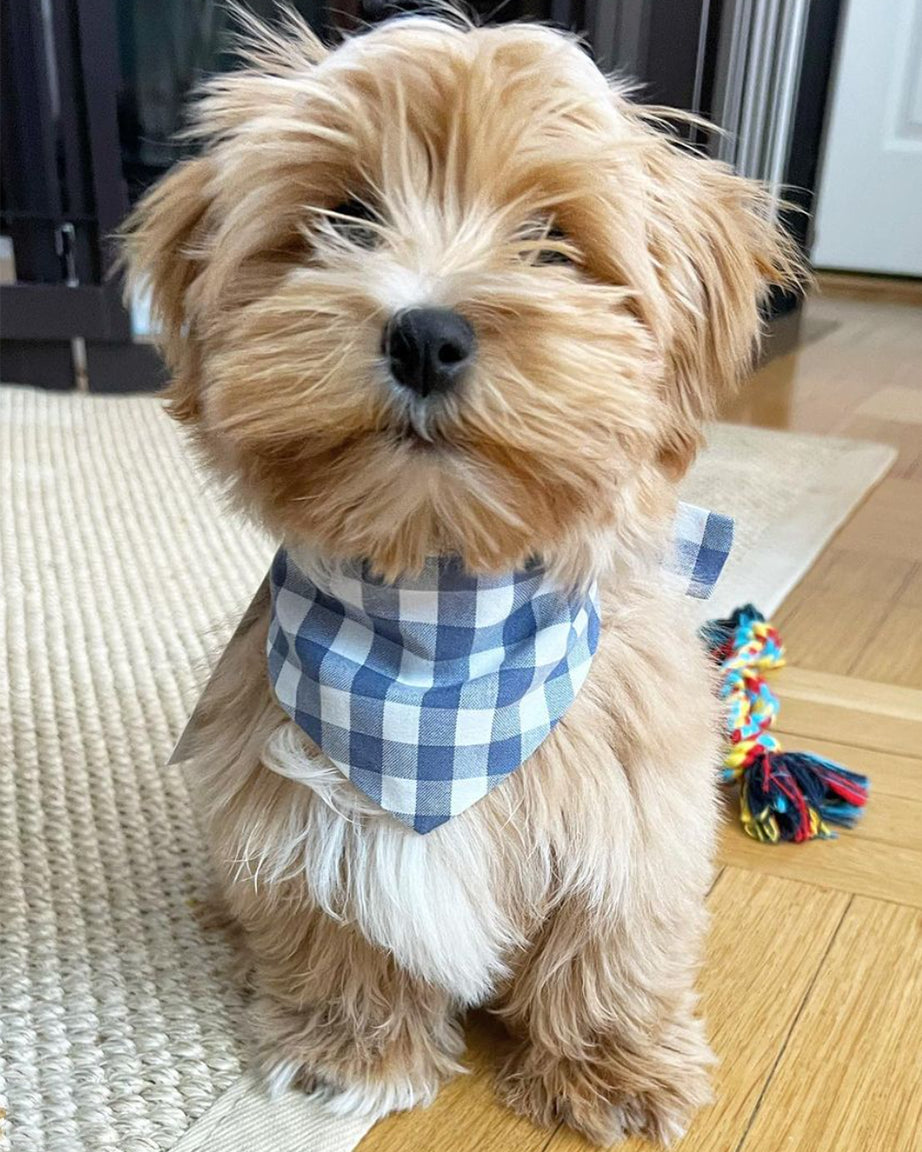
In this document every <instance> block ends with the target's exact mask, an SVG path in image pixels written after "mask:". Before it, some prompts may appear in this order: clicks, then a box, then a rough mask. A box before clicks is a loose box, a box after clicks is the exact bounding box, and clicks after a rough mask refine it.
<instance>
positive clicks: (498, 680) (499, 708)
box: [267, 505, 732, 832]
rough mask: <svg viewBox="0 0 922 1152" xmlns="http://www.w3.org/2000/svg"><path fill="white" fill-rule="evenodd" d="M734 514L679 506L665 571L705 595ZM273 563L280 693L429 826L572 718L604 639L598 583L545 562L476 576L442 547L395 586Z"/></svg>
mask: <svg viewBox="0 0 922 1152" xmlns="http://www.w3.org/2000/svg"><path fill="white" fill-rule="evenodd" d="M731 539H732V521H730V520H728V518H727V517H724V516H719V515H717V514H715V513H712V512H707V511H705V510H703V509H698V508H694V507H692V506H690V505H681V506H680V510H679V515H678V518H677V521H676V531H675V550H674V555H673V557H672V558H671V559H670V560H669V562H668V563H667V565H666V566H667V567H668V568H669V569H670V570H671V571H673V572H674V573H675V574H676V575H677V576H679V577H680V578H681V579H682V581H683V583H684V585H685V589H686V591H687V593H688V594H689V595H692V596H698V597H705V596H707V595H709V593H710V590H711V588H712V587H713V585H714V583H715V581H716V579H717V577H718V576H719V574H720V570H721V568H722V567H723V562H724V560H725V559H726V556H727V553H728V551H729V548H730V542H731ZM308 567H309V571H304V570H303V569H302V568H300V567H298V565H297V564H295V562H294V561H293V560H292V558H291V556H290V554H289V553H288V552H286V551H285V550H284V549H281V550H280V551H279V552H278V553H277V554H276V556H275V559H274V560H273V563H272V568H271V570H270V574H269V582H270V588H271V594H272V612H271V616H270V624H269V635H268V641H267V650H268V659H269V678H270V680H271V683H272V686H273V688H274V690H275V695H276V697H277V699H278V702H279V704H280V705H281V706H282V708H283V709H284V710H285V712H287V713H288V715H289V716H290V717H291V718H292V720H294V721H295V723H296V724H298V725H299V727H301V728H302V729H303V730H304V731H305V732H306V733H307V735H308V736H310V738H311V739H312V740H313V741H314V743H315V744H317V745H318V747H319V748H321V749H322V751H323V752H324V753H325V755H326V756H327V757H328V758H329V759H330V760H332V762H333V763H334V764H335V765H336V766H337V767H338V768H339V769H340V770H341V771H342V772H343V773H344V774H345V775H346V776H347V777H348V778H349V780H350V781H351V782H352V783H353V784H354V785H355V786H356V787H357V788H359V789H360V790H361V791H362V792H364V793H365V795H366V796H368V797H370V798H371V799H372V800H374V801H375V802H376V803H377V804H379V805H380V806H381V807H382V808H384V809H385V810H386V811H388V812H390V813H391V814H392V815H393V816H395V817H396V818H397V819H398V820H401V821H402V822H403V823H405V824H407V825H409V826H410V827H411V828H414V829H415V830H416V831H417V832H430V831H432V829H433V828H437V827H438V826H439V825H440V824H444V823H445V821H446V820H448V819H450V818H451V817H452V816H456V815H457V814H458V813H459V812H463V811H464V809H465V808H467V807H469V806H470V805H471V804H474V803H475V802H476V801H478V800H480V799H482V798H483V797H484V796H486V794H487V793H488V792H489V791H490V789H491V788H493V787H495V786H496V785H497V784H498V783H499V782H500V781H501V780H503V779H505V777H507V776H508V775H510V773H512V772H514V771H515V770H516V768H518V767H519V766H520V765H521V764H522V763H523V762H524V761H525V760H527V759H528V757H529V756H531V754H532V753H533V752H534V751H535V749H536V748H537V747H538V746H539V744H541V743H542V741H543V740H545V739H546V737H547V736H548V734H549V733H550V732H551V730H552V729H553V727H554V725H555V724H556V723H557V721H558V720H559V719H560V718H561V717H562V716H563V715H564V713H565V712H566V711H567V709H568V708H569V707H570V705H571V704H572V703H573V700H574V699H575V697H576V694H577V692H578V691H579V690H580V688H581V687H582V685H583V682H584V681H585V679H586V675H587V673H588V671H589V665H590V663H591V661H592V656H593V654H594V652H595V650H596V645H597V644H598V638H599V608H598V602H597V592H596V588H595V586H593V587H592V588H590V590H589V591H588V593H574V592H565V591H563V590H561V589H560V588H559V587H557V586H556V585H555V584H554V583H553V582H552V581H551V580H550V579H549V577H548V576H547V573H546V572H545V571H544V569H543V568H542V567H541V566H540V565H539V564H537V563H535V564H533V565H531V566H529V567H527V568H525V569H524V570H522V571H519V572H513V573H511V574H509V575H505V576H499V577H493V576H489V577H487V576H471V575H470V574H468V573H466V572H465V571H464V570H463V569H462V567H461V566H460V563H459V562H458V560H457V559H455V558H452V557H440V558H437V557H432V558H430V559H429V560H428V561H427V562H426V565H425V567H424V568H423V571H422V572H421V573H420V574H419V575H418V576H416V577H407V578H403V579H401V580H400V581H399V583H398V584H386V583H384V582H383V581H382V580H380V579H378V578H376V577H374V576H373V575H372V574H371V573H370V571H369V569H368V567H367V565H365V564H363V563H361V562H358V561H356V562H351V563H344V564H338V565H334V566H329V565H325V564H322V563H320V562H317V563H311V564H310V565H308Z"/></svg>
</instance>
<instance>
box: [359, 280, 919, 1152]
mask: <svg viewBox="0 0 922 1152" xmlns="http://www.w3.org/2000/svg"><path fill="white" fill-rule="evenodd" d="M805 327H806V331H805V336H806V337H807V339H806V341H805V342H804V343H803V344H802V345H801V346H800V348H799V350H798V351H797V352H795V353H794V354H792V355H789V356H785V357H783V358H781V359H777V360H775V361H772V362H771V363H769V364H768V365H767V366H766V367H765V368H763V369H762V371H761V372H760V373H759V374H758V376H757V377H756V378H755V380H754V381H753V382H752V383H751V384H750V385H749V386H748V388H747V389H746V391H745V393H744V395H743V396H742V397H741V398H740V399H739V400H738V401H737V402H736V403H735V404H734V405H733V406H732V407H731V408H730V409H728V411H727V412H726V413H725V417H726V419H728V420H732V421H735V422H738V423H746V424H757V425H760V426H761V427H767V428H788V429H792V430H797V431H806V432H817V433H830V434H835V435H840V436H850V437H856V438H864V439H873V440H878V441H885V442H887V443H890V444H893V445H895V446H896V447H897V448H899V450H900V455H899V460H898V462H897V464H896V466H895V467H894V469H893V471H892V472H891V473H890V474H889V476H888V477H887V478H886V479H885V480H884V481H883V482H882V483H881V484H880V486H879V487H878V488H877V489H876V490H875V491H874V492H872V493H871V495H870V497H869V498H868V499H867V501H866V502H865V503H864V504H863V505H862V507H861V508H859V509H858V511H857V512H856V514H855V515H854V516H853V517H852V519H851V520H850V521H849V522H848V523H847V524H846V525H845V527H844V528H843V529H842V530H841V531H840V532H839V534H838V536H837V537H836V538H835V539H834V540H833V541H832V543H831V544H830V546H829V547H828V548H827V550H826V552H825V553H824V554H823V556H822V557H821V559H820V560H819V562H818V563H817V564H816V566H815V567H814V569H813V570H812V571H811V572H810V573H809V574H808V575H807V577H806V578H805V579H804V580H803V582H802V583H801V585H800V586H799V587H798V588H797V589H796V590H795V591H794V592H793V593H792V595H791V596H790V597H789V598H788V600H787V602H786V603H785V605H784V606H783V608H782V610H781V611H780V613H779V614H778V617H777V623H778V624H779V626H780V628H781V631H782V634H783V636H784V638H785V640H786V642H787V647H788V654H789V660H790V666H789V667H788V668H786V669H785V670H784V671H782V672H781V673H780V674H779V675H778V677H777V679H776V683H777V687H778V690H779V692H780V695H781V700H782V709H781V721H782V739H783V741H784V742H785V743H786V744H787V745H788V746H789V747H798V748H807V749H815V750H817V751H819V752H823V753H827V754H829V755H832V756H833V757H834V758H835V759H837V760H839V761H841V762H842V763H844V764H846V765H848V766H851V767H853V768H855V769H857V770H859V771H864V772H866V773H867V774H868V775H870V776H871V778H872V788H873V795H872V798H871V802H870V805H869V807H868V811H867V814H866V816H865V818H864V820H863V821H862V823H861V824H860V825H859V826H858V827H857V828H856V829H855V830H854V831H851V832H846V833H844V834H843V835H842V836H841V838H840V839H838V840H836V841H833V842H825V843H824V842H816V843H811V844H806V845H796V846H795V845H779V846H777V847H768V846H764V845H761V844H756V843H755V842H753V841H751V840H748V839H747V838H746V837H745V836H744V835H743V834H742V832H741V831H740V830H739V827H738V825H737V823H736V821H735V819H733V820H730V821H728V824H727V828H726V832H725V835H724V842H723V847H722V852H721V866H722V870H721V871H720V874H719V876H718V879H717V882H716V884H715V885H714V888H713V890H712V892H711V896H710V906H711V912H712V918H713V919H712V929H711V936H710V942H709V949H708V958H707V963H706V966H705V969H704V972H703V974H702V979H701V989H702V993H703V1009H704V1012H705V1014H706V1016H707V1020H708V1024H709V1029H710V1034H711V1039H712V1043H713V1045H714V1048H715V1050H716V1051H717V1053H718V1055H719V1057H720V1061H721V1064H720V1068H719V1070H718V1072H717V1076H716V1087H717V1101H716V1103H715V1104H714V1105H713V1106H712V1107H710V1108H708V1109H706V1110H705V1111H703V1112H702V1113H700V1114H699V1116H698V1117H697V1119H696V1121H695V1123H694V1125H693V1127H692V1129H691V1131H690V1132H689V1134H688V1136H687V1137H686V1138H685V1139H684V1140H682V1141H681V1142H680V1143H679V1144H678V1145H676V1147H677V1148H678V1149H680V1152H782V1150H784V1152H919V1149H922V1077H920V1067H922V305H920V303H918V302H913V301H911V300H910V301H908V302H906V301H903V302H899V301H898V300H896V301H892V300H888V299H882V298H880V297H879V296H878V297H877V298H874V297H871V298H868V299H853V298H850V297H847V296H842V295H839V294H836V295H834V296H828V297H824V298H819V299H814V300H812V301H811V302H810V303H809V305H808V308H807V313H806V321H805ZM813 336H815V337H816V338H815V339H811V337H813ZM469 1036H470V1051H469V1063H470V1065H471V1067H472V1074H471V1075H470V1076H468V1077H465V1078H462V1079H460V1080H457V1081H455V1082H454V1083H452V1084H450V1085H449V1086H448V1087H446V1088H445V1089H444V1090H443V1091H442V1093H441V1095H440V1096H439V1098H438V1100H437V1102H436V1103H435V1104H434V1105H433V1107H432V1108H430V1109H428V1110H427V1111H425V1112H417V1113H413V1114H410V1115H403V1116H396V1117H392V1118H390V1119H388V1120H386V1121H385V1122H384V1123H382V1124H380V1125H378V1126H377V1127H376V1128H375V1129H373V1130H372V1132H371V1133H370V1134H369V1135H368V1136H367V1137H366V1138H365V1140H364V1141H363V1142H362V1145H361V1152H586V1150H587V1149H588V1148H589V1145H587V1144H586V1143H585V1142H584V1141H582V1140H581V1139H579V1138H577V1137H576V1136H574V1135H572V1134H571V1133H569V1132H567V1131H565V1130H563V1129H561V1130H558V1131H557V1132H554V1133H548V1132H544V1131H538V1130H537V1129H535V1128H532V1127H531V1126H530V1125H529V1124H527V1123H525V1122H524V1121H521V1120H519V1119H518V1118H516V1117H514V1116H512V1115H511V1114H510V1113H509V1112H507V1111H504V1110H503V1109H502V1108H500V1107H499V1106H498V1105H497V1103H496V1102H495V1100H494V1098H493V1093H492V1086H491V1078H492V1069H493V1067H494V1066H495V1065H496V1063H497V1062H498V1060H499V1058H501V1056H502V1053H503V1050H504V1047H505V1044H506V1041H505V1038H504V1037H503V1035H502V1033H501V1031H500V1030H499V1029H498V1028H497V1027H496V1025H495V1024H494V1023H493V1022H491V1021H490V1020H489V1019H487V1018H478V1019H476V1020H474V1021H472V1022H471V1027H470V1029H469ZM622 1147H623V1148H624V1149H625V1150H628V1149H629V1150H630V1152H640V1150H641V1149H644V1148H649V1145H645V1144H644V1143H642V1142H639V1141H636V1142H635V1141H632V1142H630V1143H629V1144H626V1145H622Z"/></svg>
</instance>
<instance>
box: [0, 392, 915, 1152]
mask: <svg viewBox="0 0 922 1152" xmlns="http://www.w3.org/2000/svg"><path fill="white" fill-rule="evenodd" d="M891 461H892V453H891V452H890V451H889V450H887V449H882V448H880V447H877V446H874V445H860V444H855V443H852V442H848V441H834V440H825V439H824V440H814V439H812V438H804V437H797V436H789V435H786V434H780V433H772V432H761V431H754V430H751V429H728V428H723V427H718V428H715V430H714V435H713V439H712V448H711V450H710V452H709V453H707V454H706V455H705V456H704V458H703V460H702V463H701V465H700V466H699V468H698V470H697V471H696V473H695V476H694V477H693V478H692V479H691V480H690V482H689V484H688V488H687V490H686V492H685V495H686V497H687V498H688V499H691V500H695V501H696V502H697V503H701V504H706V505H708V506H710V507H712V508H715V509H719V510H721V511H726V512H730V513H732V514H734V515H735V516H736V517H737V520H738V527H737V536H738V540H739V541H740V543H741V545H742V546H741V547H740V548H739V549H738V551H737V554H736V556H735V558H734V560H733V562H732V566H731V568H730V570H729V572H728V574H727V578H726V587H725V588H723V589H721V590H720V593H719V601H718V604H717V607H718V608H719V609H720V610H723V609H724V608H728V607H732V606H733V603H734V602H736V601H741V600H747V599H754V600H756V601H757V602H758V603H760V604H761V605H763V606H766V607H767V608H768V609H769V610H771V609H773V608H774V607H775V606H776V604H777V600H778V598H779V592H780V590H783V589H785V588H787V587H789V586H790V584H791V583H792V582H793V581H794V580H796V579H797V577H798V575H799V574H800V573H801V572H802V571H803V569H804V568H805V567H806V566H807V565H808V564H809V562H810V560H811V559H812V558H813V557H814V556H815V554H816V553H817V551H818V550H819V548H820V547H821V546H822V544H823V543H824V541H825V540H826V539H828V536H829V535H830V533H831V532H832V531H833V530H834V528H835V527H836V525H837V524H838V523H839V522H840V521H841V520H842V519H843V518H844V516H846V515H847V514H848V512H849V510H850V509H851V508H852V506H853V505H854V503H855V502H856V500H857V499H859V498H860V496H861V495H862V494H863V493H864V492H866V491H867V489H868V488H869V487H870V486H871V485H872V484H873V483H874V482H875V481H876V480H877V479H879V477H880V476H881V475H882V474H883V472H884V471H885V470H886V468H887V467H888V466H889V463H890V462H891ZM270 551H271V547H270V545H269V543H268V542H267V541H265V540H264V539H261V538H260V536H259V535H258V534H257V533H256V532H255V531H253V530H252V529H251V528H247V527H246V526H244V525H243V524H241V523H239V522H237V521H235V520H234V519H233V518H232V517H230V516H229V515H228V514H227V513H226V511H224V510H222V508H221V506H220V504H219V502H218V501H217V500H216V499H215V497H214V496H213V495H212V494H210V493H209V492H208V491H207V490H206V488H205V487H204V485H203V483H202V481H201V480H200V478H199V477H198V476H197V475H196V473H195V472H194V471H193V469H192V467H191V465H190V461H189V458H188V457H187V455H186V453H185V452H184V450H183V447H182V445H181V443H180V439H179V436H178V434H177V432H176V431H175V429H174V427H173V426H172V425H171V424H170V422H169V421H168V420H167V419H166V417H165V416H164V414H163V412H162V409H161V406H160V403H159V402H158V401H156V400H153V399H150V398H147V397H111V398H99V397H86V396H77V395H60V394H54V393H45V392H35V391H31V390H28V389H24V388H5V389H0V577H2V584H0V595H2V613H0V632H2V642H3V645H4V646H5V654H4V658H2V659H0V852H2V860H0V876H2V884H3V888H2V919H0V973H2V979H0V1093H2V1094H3V1099H2V1100H0V1105H2V1107H3V1108H5V1109H6V1111H7V1113H8V1116H7V1120H6V1122H5V1124H6V1126H5V1128H4V1132H5V1135H4V1136H3V1137H2V1138H0V1145H4V1142H5V1147H7V1148H9V1147H12V1149H13V1152H110V1150H111V1152H159V1150H173V1152H263V1150H265V1152H269V1150H270V1149H271V1152H289V1150H290V1152H294V1150H295V1149H297V1150H298V1152H345V1150H347V1149H349V1148H352V1147H354V1145H355V1144H356V1143H357V1142H358V1140H359V1139H360V1138H361V1135H362V1134H363V1132H364V1131H365V1126H364V1125H362V1124H356V1123H349V1122H343V1121H331V1120H330V1119H329V1118H327V1117H325V1116H324V1115H323V1114H322V1113H320V1112H319V1111H318V1110H317V1108H316V1107H315V1106H314V1105H312V1104H310V1103H308V1102H307V1101H305V1100H304V1099H303V1098H302V1097H299V1096H297V1095H291V1096H289V1097H286V1098H284V1099H283V1100H281V1101H279V1102H276V1103H273V1104H270V1103H268V1102H267V1101H266V1099H265V1097H264V1096H263V1094H262V1091H261V1089H260V1088H259V1086H258V1085H256V1084H253V1083H251V1082H250V1081H249V1080H248V1078H246V1076H245V1075H244V1069H245V1066H246V1053H245V1037H246V1028H245V1025H244V1021H243V1005H242V1002H241V1000H240V998H239V997H238V995H237V993H236V991H235V989H234V987H233V985H232V982H231V980H230V976H229V956H228V954H227V952H226V950H225V945H224V943H223V940H222V939H221V937H220V936H219V935H217V934H215V933H211V932H208V931H205V930H203V929H202V928H201V927H200V926H199V923H198V921H197V919H196V915H195V908H196V902H197V901H199V900H200V899H201V898H202V895H203V893H204V891H205V889H206V885H207V868H206V860H205V854H204V851H203V846H202V840H201V836H200V834H199V831H198V829H197V827H196V823H195V818H194V815H193V813H192V811H191V809H190V806H189V801H188V795H187V792H186V787H185V784H184V782H183V778H182V775H181V772H180V770H179V769H177V768H171V769H165V768H164V767H163V765H164V763H165V761H166V759H167V756H168V754H169V752H170V749H171V747H172V744H173V742H174V740H175V739H176V736H177V734H178V732H179V731H180V729H181V727H182V725H183V723H184V720H185V718H186V715H187V713H188V711H189V710H190V708H191V706H192V705H193V703H194V701H195V697H196V694H197V686H198V685H199V683H200V682H201V679H202V676H203V675H204V673H205V670H206V668H207V664H208V660H209V656H210V654H212V653H214V652H215V651H216V650H219V649H220V646H221V644H222V642H223V639H224V637H225V636H226V635H227V630H228V627H229V626H230V625H232V624H233V622H234V621H235V617H236V615H237V614H238V613H239V611H240V610H241V608H242V606H243V605H244V603H245V602H246V601H247V600H248V598H249V596H250V594H251V593H252V591H253V590H254V588H255V587H256V585H257V584H258V583H259V580H260V579H261V577H262V575H263V572H264V570H265V567H266V564H267V561H268V558H269V555H270ZM766 573H769V574H770V576H768V577H767V576H766ZM2 1123H3V1122H2V1121H0V1124H2Z"/></svg>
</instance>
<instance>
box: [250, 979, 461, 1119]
mask: <svg viewBox="0 0 922 1152" xmlns="http://www.w3.org/2000/svg"><path fill="white" fill-rule="evenodd" d="M254 1007H255V1012H254V1023H255V1024H256V1033H257V1038H258V1048H257V1053H256V1056H257V1064H258V1067H259V1068H260V1070H261V1071H262V1074H263V1076H264V1078H265V1081H266V1085H267V1087H268V1089H269V1092H270V1094H272V1095H279V1094H280V1093H282V1092H284V1091H287V1090H288V1089H290V1088H295V1089H298V1090H300V1091H302V1092H306V1093H307V1094H308V1095H309V1096H311V1097H312V1098H314V1099H316V1100H317V1101H319V1102H320V1103H321V1104H322V1105H323V1106H324V1108H325V1109H326V1110H327V1111H329V1112H331V1113H334V1114H335V1115H339V1116H353V1117H361V1118H365V1119H368V1120H372V1121H377V1120H381V1119H383V1117H385V1116H387V1115H389V1114H390V1113H391V1112H402V1111H406V1110H407V1109H410V1108H415V1107H417V1106H425V1105H428V1104H431V1103H432V1101H433V1100H434V1099H435V1095H436V1093H437V1091H438V1089H439V1086H440V1084H441V1083H442V1081H444V1080H445V1079H447V1078H448V1077H450V1076H452V1075H454V1074H455V1073H456V1072H459V1071H462V1070H463V1069H462V1068H461V1067H460V1065H459V1064H458V1062H457V1057H458V1056H459V1055H460V1053H461V1051H462V1049H463V1040H462V1037H461V1034H460V1030H459V1028H458V1026H457V1024H456V1023H455V1022H453V1021H451V1020H449V1019H447V1018H446V1019H445V1020H443V1021H441V1022H440V1027H439V1029H438V1031H437V1032H433V1031H432V1030H427V1029H424V1028H417V1029H413V1028H411V1027H409V1026H407V1027H404V1028H401V1029H398V1030H397V1031H396V1034H395V1035H393V1036H387V1035H386V1034H384V1033H383V1031H382V1032H376V1033H372V1032H371V1031H369V1032H367V1033H358V1032H357V1031H356V1030H354V1029H353V1030H352V1031H350V1029H349V1028H348V1027H347V1022H346V1021H345V1020H344V1019H343V1017H342V1016H339V1015H337V1014H336V1013H331V1012H328V1011H325V1010H323V1009H322V1008H315V1009H309V1008H307V1009H301V1010H300V1011H297V1010H292V1009H290V1008H287V1007H286V1006H284V1005H281V1004H278V1003H277V1002H275V1001H273V1000H271V999H269V998H261V999H260V1000H259V1001H258V1002H257V1004H256V1005H255V1006H254Z"/></svg>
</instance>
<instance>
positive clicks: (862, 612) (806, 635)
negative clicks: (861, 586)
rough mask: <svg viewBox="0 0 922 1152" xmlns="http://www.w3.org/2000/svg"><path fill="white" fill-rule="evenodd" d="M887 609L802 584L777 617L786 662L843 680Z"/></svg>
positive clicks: (884, 605)
mask: <svg viewBox="0 0 922 1152" xmlns="http://www.w3.org/2000/svg"><path fill="white" fill-rule="evenodd" d="M888 608H889V604H888V602H887V601H886V600H880V601H877V600H870V599H869V598H868V597H867V596H845V595H841V594H840V593H838V592H832V591H830V590H829V589H828V588H814V587H813V586H812V582H811V583H807V582H804V583H803V584H801V585H800V587H799V588H796V589H795V590H794V592H793V593H792V594H791V595H790V596H789V597H788V598H787V600H786V601H785V603H784V604H783V606H782V608H781V610H780V611H779V612H778V614H777V617H776V620H777V625H778V630H779V631H780V633H781V635H782V637H783V638H784V646H785V650H786V652H787V658H788V660H790V661H791V663H793V664H796V665H797V666H798V667H799V668H810V669H816V670H817V671H821V672H837V673H840V674H841V675H845V674H846V673H847V672H849V671H850V669H851V668H852V666H853V665H854V664H855V662H856V661H857V660H858V659H859V658H860V657H861V654H862V652H863V651H864V650H865V649H866V648H867V646H868V645H869V644H870V643H871V642H872V640H873V639H874V636H875V635H876V633H877V631H878V629H879V628H880V626H881V623H882V621H883V619H884V617H885V616H886V614H887V611H888Z"/></svg>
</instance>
